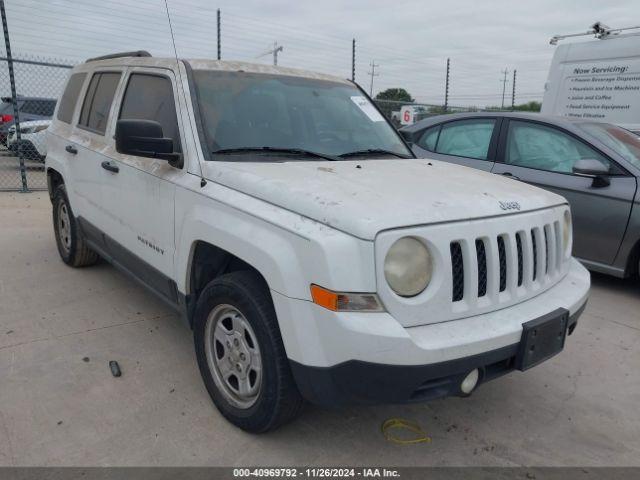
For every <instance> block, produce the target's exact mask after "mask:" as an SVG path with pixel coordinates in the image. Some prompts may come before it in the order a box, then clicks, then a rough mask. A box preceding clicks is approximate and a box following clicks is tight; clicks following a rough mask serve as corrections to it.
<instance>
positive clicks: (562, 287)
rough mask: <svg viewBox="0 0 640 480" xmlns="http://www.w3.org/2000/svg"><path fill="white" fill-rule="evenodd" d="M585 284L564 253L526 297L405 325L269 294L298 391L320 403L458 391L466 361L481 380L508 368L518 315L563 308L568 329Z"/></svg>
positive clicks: (400, 399) (526, 317)
mask: <svg viewBox="0 0 640 480" xmlns="http://www.w3.org/2000/svg"><path fill="white" fill-rule="evenodd" d="M589 286H590V278H589V273H588V272H587V270H586V269H585V268H584V267H583V266H582V265H580V264H579V263H578V262H577V261H576V260H574V259H572V260H571V265H570V268H569V272H568V273H567V275H566V276H565V277H564V278H563V279H562V280H561V281H560V282H558V283H557V284H556V285H554V286H553V287H552V288H550V289H549V290H547V291H545V292H543V293H541V294H540V295H538V296H536V297H534V298H531V299H529V300H526V301H524V302H521V303H519V304H517V305H513V306H511V307H508V308H503V309H501V310H497V311H494V312H489V313H485V314H482V315H477V316H473V317H468V318H463V319H459V320H453V321H449V322H441V323H436V324H429V325H423V326H418V327H410V328H405V327H402V326H401V325H400V324H399V323H398V322H397V321H396V320H395V319H394V318H393V317H392V316H391V315H389V314H388V313H344V312H343V313H334V312H330V311H328V310H326V309H323V308H321V307H318V306H316V305H314V304H312V303H311V302H308V301H302V300H294V299H291V298H288V297H285V296H283V295H280V294H278V293H277V292H273V299H274V304H275V307H276V313H277V314H278V319H279V322H280V329H281V333H282V337H283V341H284V344H285V348H286V351H287V355H288V357H289V360H290V363H291V368H292V372H293V375H294V378H295V380H296V382H297V384H298V388H299V389H300V391H301V393H302V395H303V396H304V397H305V398H307V399H308V400H309V401H311V402H313V403H317V404H322V405H341V404H352V403H404V402H412V401H424V400H429V399H432V398H437V397H442V396H446V395H455V394H458V393H459V390H458V385H459V384H460V381H461V380H462V378H463V377H464V375H466V374H467V373H468V372H469V371H470V370H472V369H473V368H479V369H480V370H481V379H480V381H481V382H486V381H488V380H491V379H492V378H496V377H497V376H500V375H502V374H504V373H507V372H509V371H511V370H513V369H514V368H515V363H514V359H515V355H516V352H517V349H518V345H519V342H520V338H521V336H522V331H523V327H522V325H523V323H526V322H528V321H530V320H532V319H536V318H539V317H542V316H544V315H546V314H548V313H549V312H552V311H554V310H557V309H565V310H567V311H568V312H569V318H570V321H569V331H570V332H573V329H574V328H575V325H576V322H577V320H578V317H579V316H580V314H581V313H582V311H583V309H584V306H585V304H586V301H587V294H588V291H589ZM426 314H428V312H426Z"/></svg>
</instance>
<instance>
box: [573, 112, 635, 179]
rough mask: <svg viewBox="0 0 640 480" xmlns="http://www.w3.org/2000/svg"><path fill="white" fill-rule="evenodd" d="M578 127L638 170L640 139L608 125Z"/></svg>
mask: <svg viewBox="0 0 640 480" xmlns="http://www.w3.org/2000/svg"><path fill="white" fill-rule="evenodd" d="M578 126H579V127H580V128H581V129H582V130H584V131H585V132H587V133H588V134H590V135H591V136H593V137H595V138H597V139H598V140H600V141H601V142H602V143H604V144H605V145H606V146H607V147H609V148H610V149H612V150H614V151H615V152H617V153H618V154H619V155H621V156H622V157H624V158H625V160H627V161H628V162H629V163H631V164H632V165H634V166H635V167H637V168H640V138H638V136H637V135H634V134H633V133H631V132H630V131H629V130H625V129H624V128H620V127H616V126H615V125H611V124H609V123H582V124H578Z"/></svg>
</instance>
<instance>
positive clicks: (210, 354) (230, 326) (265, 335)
mask: <svg viewBox="0 0 640 480" xmlns="http://www.w3.org/2000/svg"><path fill="white" fill-rule="evenodd" d="M238 313H239V315H237V314H238ZM193 337H194V343H195V350H196V357H197V360H198V366H199V367H200V373H201V374H202V379H203V381H204V384H205V386H206V388H207V391H208V392H209V395H210V396H211V399H212V400H213V403H214V404H215V405H216V407H217V408H218V410H220V413H222V415H223V416H224V417H225V418H226V419H227V420H228V421H230V422H231V423H233V424H234V425H236V426H237V427H239V428H241V429H243V430H245V431H247V432H251V433H262V432H267V431H269V430H274V429H276V428H278V427H280V426H281V425H283V424H285V423H287V422H289V421H290V420H292V419H293V418H295V417H296V416H297V415H298V413H299V412H300V410H301V408H302V405H303V400H302V397H301V396H300V393H299V392H298V388H297V387H296V384H295V381H294V379H293V376H292V374H291V369H290V367H289V360H288V359H287V356H286V354H285V350H284V345H283V343H282V337H281V336H280V329H279V328H278V321H277V318H276V313H275V310H274V308H273V303H272V300H271V294H270V292H269V288H268V287H267V285H266V283H265V282H264V280H263V279H262V277H260V276H259V275H258V274H257V273H255V272H251V271H239V272H233V273H229V274H225V275H222V276H220V277H218V278H216V279H215V280H213V281H211V282H210V283H209V284H208V285H207V286H206V287H205V288H204V290H203V291H202V293H201V294H200V297H199V298H198V302H197V305H196V310H195V317H194V332H193ZM242 338H244V342H242ZM236 340H238V342H236ZM225 344H226V345H225ZM220 347H222V348H220ZM256 347H257V348H256ZM243 354H245V356H244V357H243ZM256 355H257V356H256ZM239 364H240V366H238V365H239ZM234 368H235V370H234ZM234 376H235V381H234ZM252 380H253V383H252ZM243 387H244V392H241V390H243Z"/></svg>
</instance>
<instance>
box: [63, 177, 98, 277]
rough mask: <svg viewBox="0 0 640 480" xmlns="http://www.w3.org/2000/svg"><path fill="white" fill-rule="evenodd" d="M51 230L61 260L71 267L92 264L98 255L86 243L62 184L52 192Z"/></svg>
mask: <svg viewBox="0 0 640 480" xmlns="http://www.w3.org/2000/svg"><path fill="white" fill-rule="evenodd" d="M53 231H54V233H55V237H56V245H57V246H58V253H60V257H61V258H62V261H63V262H64V263H66V264H67V265H71V266H72V267H83V266H87V265H93V264H94V263H96V262H97V261H98V259H99V258H100V257H98V254H97V253H96V252H94V251H93V250H91V248H89V247H88V246H87V244H86V241H85V239H84V237H83V236H82V232H81V231H80V229H79V228H78V222H77V220H76V219H75V217H74V216H73V212H72V210H71V205H70V204H69V199H68V198H67V191H66V189H65V187H64V184H62V185H58V186H57V187H56V190H55V192H54V194H53Z"/></svg>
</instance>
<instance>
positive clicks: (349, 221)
mask: <svg viewBox="0 0 640 480" xmlns="http://www.w3.org/2000/svg"><path fill="white" fill-rule="evenodd" d="M46 171H47V176H48V181H49V182H48V183H49V193H50V196H51V199H52V202H53V226H54V230H55V238H56V241H57V246H58V250H59V252H60V255H61V257H62V259H63V260H64V262H65V263H67V264H69V265H71V266H74V267H80V266H85V265H90V264H92V263H95V262H96V261H97V260H98V258H99V257H101V258H103V259H105V260H107V261H109V262H111V263H113V264H114V265H115V266H117V267H119V268H121V269H122V270H123V271H125V272H127V273H128V274H130V275H131V276H132V277H134V278H135V279H137V280H138V281H140V282H141V283H143V284H144V285H146V286H147V287H149V289H150V290H151V291H152V292H154V293H155V294H157V296H158V297H160V298H161V299H162V300H164V301H166V302H167V303H168V304H169V305H171V306H172V307H174V308H175V309H176V310H177V311H178V312H180V313H181V315H182V316H183V317H184V319H185V321H186V322H187V324H188V325H189V326H190V327H191V328H192V329H193V332H194V342H195V352H196V356H197V360H198V364H199V367H200V371H201V373H202V377H203V380H204V383H205V385H206V388H207V390H208V391H209V394H210V395H211V397H212V399H213V402H214V403H215V404H216V406H217V407H218V409H219V410H220V411H221V412H222V414H223V415H224V416H225V417H226V418H227V419H229V420H230V421H231V422H232V423H234V424H235V425H237V426H239V427H240V428H243V429H245V430H248V431H251V432H262V431H266V430H270V429H273V428H276V427H278V426H279V425H281V424H283V423H284V422H286V421H287V420H289V419H291V418H293V417H294V416H295V415H296V413H297V412H298V411H299V410H300V407H301V405H302V402H303V399H308V400H309V401H311V402H314V403H316V404H320V405H345V404H353V403H380V402H389V403H391V402H393V403H401V402H420V401H425V400H429V399H433V398H437V397H442V396H446V395H469V394H470V393H471V392H472V391H473V390H474V389H475V388H476V387H477V386H478V385H479V384H480V383H483V382H486V381H488V380H491V379H493V378H496V377H498V376H500V375H502V374H504V373H507V372H509V371H512V370H515V369H518V370H526V369H528V368H530V367H532V366H534V365H537V364H538V363H540V362H542V361H544V360H547V359H548V358H550V357H551V356H553V355H554V354H556V353H557V352H559V351H561V350H562V349H563V347H564V344H565V339H566V336H567V335H568V334H570V333H572V331H573V329H574V327H575V325H576V322H577V319H578V316H579V315H580V313H581V312H582V310H583V308H584V305H585V303H586V300H587V293H588V290H589V274H588V273H587V271H586V270H585V269H584V268H583V267H582V266H581V265H580V264H579V263H578V262H577V261H575V260H574V259H573V258H572V257H571V243H572V231H571V216H570V212H569V207H568V205H567V202H566V201H565V200H564V199H563V198H562V197H559V196H557V195H554V194H552V193H549V192H546V191H544V190H540V189H537V188H533V187H531V186H527V185H525V184H523V183H520V182H517V181H514V180H509V179H504V178H501V177H498V176H495V175H491V174H488V173H484V172H480V171H477V170H473V169H469V168H465V167H461V166H457V165H453V164H450V163H441V162H437V161H433V160H429V159H417V158H415V157H414V156H413V155H412V153H411V150H410V149H409V148H408V147H407V145H406V144H405V143H404V141H403V140H402V138H401V137H400V136H399V135H398V134H397V133H396V131H395V130H394V129H393V127H392V126H391V125H390V124H389V122H388V121H386V120H385V118H384V117H383V116H382V115H381V114H380V111H379V110H378V109H377V108H376V106H375V105H374V104H373V103H372V101H371V100H370V99H369V97H368V96H367V95H366V93H364V92H363V91H362V90H361V89H360V88H359V87H358V86H357V85H356V84H354V83H352V82H350V81H346V80H342V79H340V78H335V77H332V76H328V75H324V74H319V73H311V72H305V71H300V70H294V69H289V68H282V67H271V66H265V65H252V64H247V63H236V62H221V61H211V60H189V61H187V60H176V59H160V58H153V57H151V56H150V55H149V54H148V53H146V52H131V53H126V54H115V55H109V56H107V57H101V58H96V59H91V60H88V61H87V62H86V63H84V64H82V65H79V66H77V67H75V68H74V69H73V71H72V72H71V75H70V77H69V80H68V84H67V86H66V89H65V91H64V93H63V95H62V98H61V99H60V101H59V103H58V106H57V110H56V112H55V115H54V120H53V123H52V125H51V127H50V128H49V129H48V156H47V159H46ZM114 301H116V300H115V299H114Z"/></svg>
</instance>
